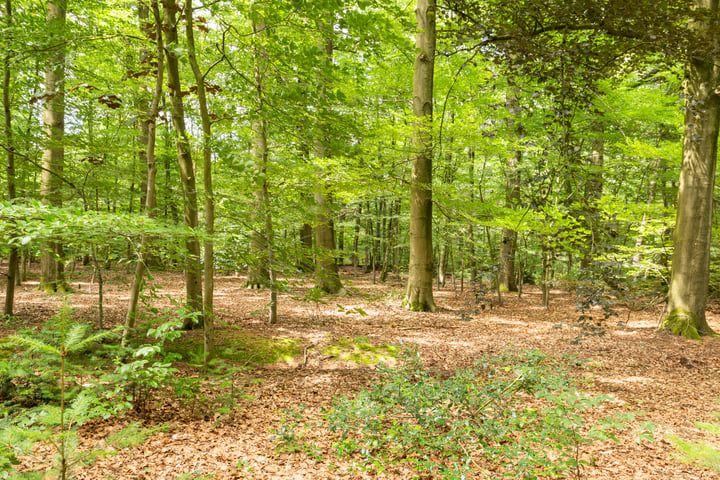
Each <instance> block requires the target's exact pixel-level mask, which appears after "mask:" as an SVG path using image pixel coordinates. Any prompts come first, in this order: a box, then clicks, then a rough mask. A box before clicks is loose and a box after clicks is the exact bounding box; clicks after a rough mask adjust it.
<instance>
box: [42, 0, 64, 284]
mask: <svg viewBox="0 0 720 480" xmlns="http://www.w3.org/2000/svg"><path fill="white" fill-rule="evenodd" d="M47 10H48V11H47V23H48V30H49V36H50V39H51V45H52V48H54V50H55V51H54V52H53V54H52V55H51V56H50V58H49V59H48V65H47V67H46V68H45V95H47V96H48V97H47V99H46V100H45V105H44V108H43V125H44V127H43V130H44V136H45V139H44V140H45V146H44V148H43V155H42V167H43V170H42V174H41V176H40V197H41V198H42V201H43V203H46V204H49V205H53V206H61V205H62V197H61V192H60V187H61V181H60V178H61V175H62V173H63V167H64V162H65V147H64V145H63V142H64V137H65V95H64V93H65V91H64V90H65V43H64V37H65V33H64V30H65V19H66V16H67V0H48V4H47ZM61 258H62V245H61V244H59V243H58V242H54V241H50V242H47V243H46V244H45V245H44V246H43V250H42V253H41V256H40V289H41V290H43V291H45V292H63V291H67V290H69V287H68V285H67V283H66V282H65V276H64V274H63V264H62V261H61V260H60V259H61Z"/></svg>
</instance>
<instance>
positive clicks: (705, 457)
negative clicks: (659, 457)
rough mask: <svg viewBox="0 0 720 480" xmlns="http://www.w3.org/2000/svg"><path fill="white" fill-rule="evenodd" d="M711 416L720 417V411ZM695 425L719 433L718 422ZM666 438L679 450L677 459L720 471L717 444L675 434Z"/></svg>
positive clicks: (719, 455) (719, 426)
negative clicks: (692, 439) (695, 440)
mask: <svg viewBox="0 0 720 480" xmlns="http://www.w3.org/2000/svg"><path fill="white" fill-rule="evenodd" d="M713 416H714V417H716V418H718V419H720V412H714V413H713ZM695 426H696V427H697V428H699V429H701V430H705V431H707V432H710V433H711V434H713V435H720V424H718V423H707V422H695ZM668 439H669V440H670V441H671V442H672V443H673V445H675V448H677V449H678V450H679V451H680V453H681V454H680V455H678V456H677V458H678V459H679V460H681V461H683V462H686V463H695V464H697V465H702V466H703V467H708V468H710V469H712V470H714V471H715V472H717V473H720V447H718V446H717V445H713V444H710V443H707V442H693V441H690V440H685V439H683V438H680V437H678V436H675V435H668Z"/></svg>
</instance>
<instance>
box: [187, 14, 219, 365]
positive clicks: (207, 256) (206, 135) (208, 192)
mask: <svg viewBox="0 0 720 480" xmlns="http://www.w3.org/2000/svg"><path fill="white" fill-rule="evenodd" d="M185 27H186V28H185V36H186V38H187V45H188V61H189V63H190V68H191V69H192V72H193V77H195V85H196V86H197V96H198V107H199V109H200V123H201V124H202V132H203V141H202V151H203V187H204V189H205V232H206V233H207V238H206V239H205V241H204V244H203V297H202V298H203V309H202V313H203V348H204V350H203V351H204V353H205V355H204V365H205V366H207V365H208V363H209V362H210V361H211V360H212V359H213V357H214V356H215V309H214V299H215V260H214V244H213V240H212V238H213V235H214V234H215V197H214V194H213V172H212V146H211V145H212V123H211V121H210V113H209V111H208V102H207V93H206V91H205V75H207V73H208V72H209V70H208V72H206V73H204V74H203V73H202V72H201V71H200V66H199V64H198V61H197V54H196V50H195V33H194V31H193V4H192V0H185Z"/></svg>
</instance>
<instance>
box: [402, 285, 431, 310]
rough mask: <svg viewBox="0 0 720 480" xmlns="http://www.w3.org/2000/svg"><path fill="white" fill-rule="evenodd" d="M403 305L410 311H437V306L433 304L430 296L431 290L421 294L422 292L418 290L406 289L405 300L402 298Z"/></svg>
mask: <svg viewBox="0 0 720 480" xmlns="http://www.w3.org/2000/svg"><path fill="white" fill-rule="evenodd" d="M403 307H405V308H406V309H408V310H410V311H412V312H437V311H438V307H437V305H435V301H434V300H433V297H432V292H431V293H429V294H427V295H423V292H421V291H419V290H412V291H408V293H407V296H406V297H405V300H403Z"/></svg>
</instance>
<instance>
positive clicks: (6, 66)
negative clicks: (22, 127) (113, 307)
mask: <svg viewBox="0 0 720 480" xmlns="http://www.w3.org/2000/svg"><path fill="white" fill-rule="evenodd" d="M5 19H6V25H7V28H8V32H10V31H11V28H12V22H13V17H12V2H11V0H5ZM10 40H11V39H8V43H10ZM11 56H12V51H11V50H10V49H8V50H7V51H6V52H5V59H4V62H3V115H4V117H5V142H6V143H7V168H6V170H5V171H6V173H7V194H8V200H10V201H12V200H13V199H14V198H15V197H16V196H17V192H16V191H15V151H14V147H13V137H12V117H11V115H12V112H11V111H10V76H11V75H10V73H11V72H10V58H11ZM19 258H20V255H19V252H18V249H17V247H11V248H10V257H9V258H8V273H7V285H6V286H5V305H4V308H3V315H4V316H5V317H6V318H8V317H12V315H13V307H14V305H15V283H16V281H17V276H18V273H19V268H18V266H19Z"/></svg>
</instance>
